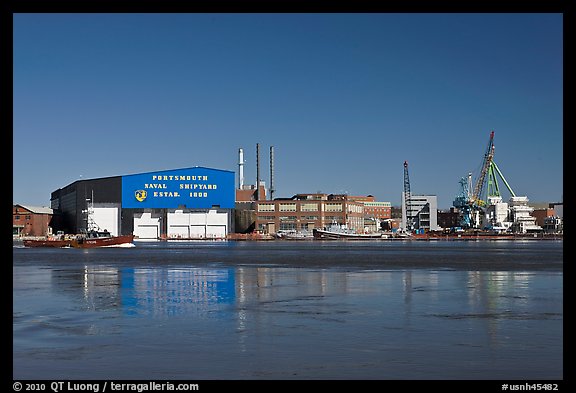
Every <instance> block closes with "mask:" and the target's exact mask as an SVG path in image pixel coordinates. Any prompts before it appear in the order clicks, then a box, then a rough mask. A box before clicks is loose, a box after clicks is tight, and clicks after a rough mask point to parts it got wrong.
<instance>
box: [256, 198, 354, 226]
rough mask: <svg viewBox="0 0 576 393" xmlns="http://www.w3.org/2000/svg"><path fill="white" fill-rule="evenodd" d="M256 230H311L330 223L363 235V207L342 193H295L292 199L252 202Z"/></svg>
mask: <svg viewBox="0 0 576 393" xmlns="http://www.w3.org/2000/svg"><path fill="white" fill-rule="evenodd" d="M255 206H256V225H255V226H256V230H257V231H260V232H262V233H269V234H275V233H277V232H278V231H312V230H313V229H314V228H324V227H327V226H329V225H331V224H333V223H336V224H341V225H346V226H347V227H348V228H351V229H354V230H356V231H357V232H364V204H363V202H359V201H355V200H351V199H349V198H348V196H347V195H343V194H297V195H294V196H293V197H292V198H286V199H281V198H276V199H274V200H263V201H256V202H255Z"/></svg>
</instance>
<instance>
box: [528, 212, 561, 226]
mask: <svg viewBox="0 0 576 393" xmlns="http://www.w3.org/2000/svg"><path fill="white" fill-rule="evenodd" d="M530 215H531V216H532V217H534V218H536V224H538V225H540V226H541V227H543V226H544V223H545V220H546V217H554V216H555V215H556V212H555V211H554V209H552V208H545V209H534V211H532V213H531V214H530Z"/></svg>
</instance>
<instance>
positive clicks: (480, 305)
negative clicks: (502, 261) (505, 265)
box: [466, 271, 532, 346]
mask: <svg viewBox="0 0 576 393" xmlns="http://www.w3.org/2000/svg"><path fill="white" fill-rule="evenodd" d="M531 280H532V275H531V274H527V273H524V272H510V271H507V272H502V271H500V272H493V271H470V272H468V280H467V283H466V285H467V289H468V310H469V311H468V314H469V315H471V316H477V317H478V319H481V320H483V321H485V324H486V331H487V333H488V338H489V341H490V344H491V345H494V346H495V345H498V344H499V340H498V337H499V324H501V323H502V321H503V320H506V319H509V318H511V317H515V316H517V315H521V314H522V313H523V312H526V311H527V310H524V309H523V307H522V306H523V305H526V306H527V307H528V304H527V303H528V301H527V299H528V297H529V293H528V292H529V287H530V282H531ZM480 317H481V318H480Z"/></svg>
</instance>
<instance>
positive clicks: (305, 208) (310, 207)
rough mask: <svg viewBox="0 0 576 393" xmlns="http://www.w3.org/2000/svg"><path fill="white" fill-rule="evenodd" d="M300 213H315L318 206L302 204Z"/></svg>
mask: <svg viewBox="0 0 576 393" xmlns="http://www.w3.org/2000/svg"><path fill="white" fill-rule="evenodd" d="M300 211H303V212H317V211H318V204H317V203H303V204H301V205H300Z"/></svg>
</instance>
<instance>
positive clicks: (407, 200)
mask: <svg viewBox="0 0 576 393" xmlns="http://www.w3.org/2000/svg"><path fill="white" fill-rule="evenodd" d="M404 207H405V209H406V230H408V231H411V230H412V227H413V222H412V221H413V220H412V195H411V193H410V177H409V176H408V161H404Z"/></svg>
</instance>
